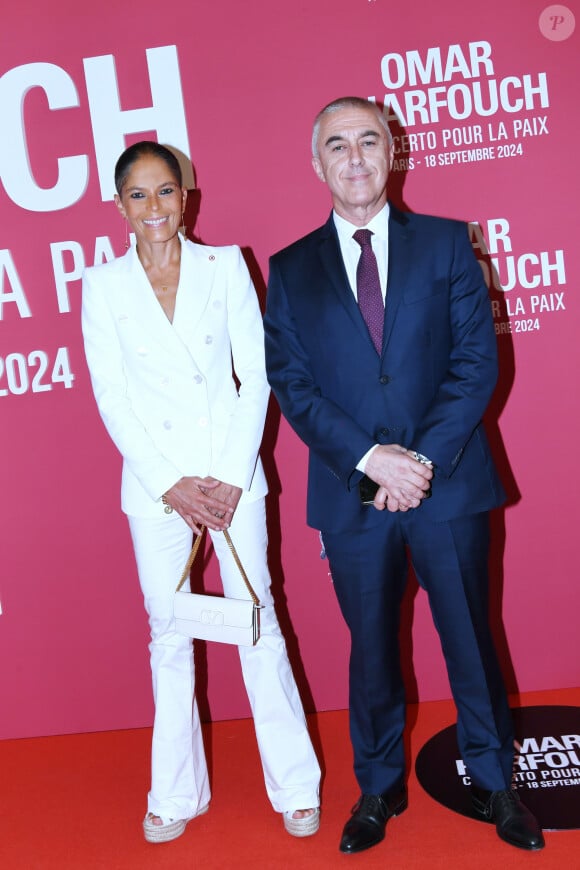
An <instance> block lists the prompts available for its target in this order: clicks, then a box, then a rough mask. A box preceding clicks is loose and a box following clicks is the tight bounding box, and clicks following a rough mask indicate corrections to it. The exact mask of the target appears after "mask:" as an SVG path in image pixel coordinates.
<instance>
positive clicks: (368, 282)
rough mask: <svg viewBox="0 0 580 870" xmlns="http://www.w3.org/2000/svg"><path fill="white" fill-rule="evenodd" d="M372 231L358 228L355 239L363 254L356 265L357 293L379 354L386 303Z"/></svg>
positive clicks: (361, 309) (360, 306) (381, 347)
mask: <svg viewBox="0 0 580 870" xmlns="http://www.w3.org/2000/svg"><path fill="white" fill-rule="evenodd" d="M371 236H372V232H371V231H370V230H357V231H356V233H354V234H353V239H354V240H355V242H357V243H358V244H359V245H360V247H361V254H360V258H359V261H358V266H357V267H356V293H357V298H358V307H359V308H360V312H361V314H362V316H363V318H364V321H365V323H366V325H367V328H368V331H369V334H370V337H371V338H372V340H373V344H374V346H375V348H376V351H377V353H378V354H379V356H380V355H381V353H382V349H383V323H384V320H385V305H384V302H383V296H382V293H381V282H380V279H379V267H378V266H377V258H376V257H375V254H374V251H373V248H372V245H371Z"/></svg>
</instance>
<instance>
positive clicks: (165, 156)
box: [115, 140, 182, 196]
mask: <svg viewBox="0 0 580 870" xmlns="http://www.w3.org/2000/svg"><path fill="white" fill-rule="evenodd" d="M148 154H151V155H153V157H159V158H160V160H163V161H164V163H166V164H167V168H168V169H169V170H170V171H171V174H172V175H173V177H174V178H175V180H176V181H177V183H178V184H179V186H180V187H181V186H182V176H181V167H180V165H179V161H178V160H177V157H176V156H175V154H174V153H173V152H172V151H170V150H169V148H166V147H165V145H160V144H159V143H158V142H151V141H148V140H144V141H143V142H135V144H134V145H130V146H129V148H127V150H126V151H123V153H122V154H121V156H120V157H119V159H118V160H117V163H116V165H115V188H116V189H117V193H118V194H119V196H121V191H122V190H123V187H124V186H125V182H126V181H127V176H128V175H129V173H130V172H131V169H132V168H133V164H134V163H136V162H137V160H139V158H140V157H144V156H145V155H148Z"/></svg>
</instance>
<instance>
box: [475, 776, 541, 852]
mask: <svg viewBox="0 0 580 870" xmlns="http://www.w3.org/2000/svg"><path fill="white" fill-rule="evenodd" d="M471 801H472V803H473V808H474V810H475V811H476V813H477V814H478V815H479V816H481V817H482V818H484V819H486V820H487V821H488V822H495V828H496V831H497V833H498V836H499V837H501V839H502V840H505V841H506V843H509V844H510V845H511V846H517V847H518V848H519V849H533V850H536V849H543V848H544V846H545V845H546V844H545V842H544V836H543V834H542V829H541V828H540V826H539V824H538V822H537V819H536V817H535V816H533V815H532V813H531V812H530V811H529V809H528V808H527V807H526V806H524V804H523V803H522V802H521V801H520V796H519V794H518V793H517V791H515V790H514V789H510V788H506V789H503V790H502V791H486V790H485V789H483V788H478V786H475V785H474V786H472V787H471Z"/></svg>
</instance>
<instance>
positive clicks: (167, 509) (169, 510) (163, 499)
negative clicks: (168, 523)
mask: <svg viewBox="0 0 580 870" xmlns="http://www.w3.org/2000/svg"><path fill="white" fill-rule="evenodd" d="M161 502H162V504H164V505H165V513H166V514H172V513H173V508H172V507H171V505H170V504H169V502H168V501H167V495H166V493H163V495H162V496H161Z"/></svg>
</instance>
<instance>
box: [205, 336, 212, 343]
mask: <svg viewBox="0 0 580 870" xmlns="http://www.w3.org/2000/svg"><path fill="white" fill-rule="evenodd" d="M212 342H213V337H212V336H211V335H206V337H205V343H206V344H212Z"/></svg>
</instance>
